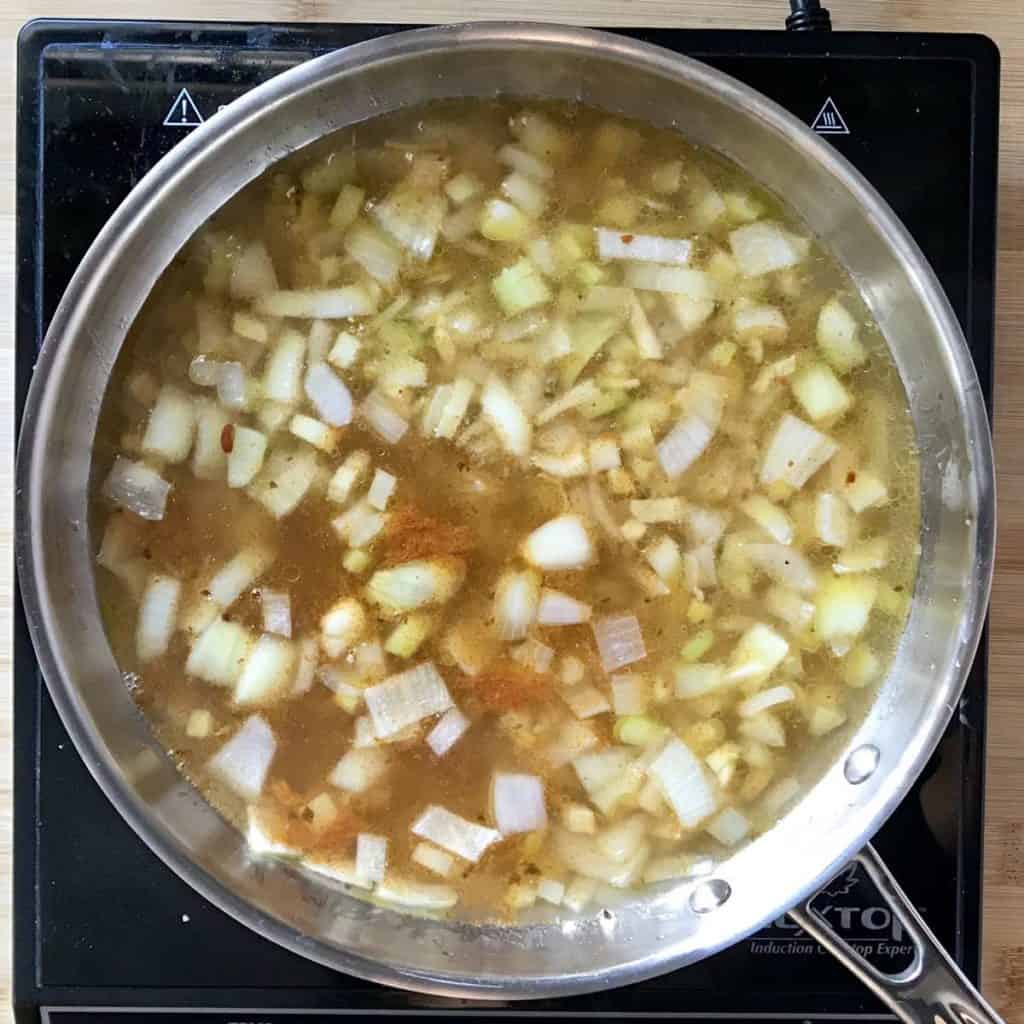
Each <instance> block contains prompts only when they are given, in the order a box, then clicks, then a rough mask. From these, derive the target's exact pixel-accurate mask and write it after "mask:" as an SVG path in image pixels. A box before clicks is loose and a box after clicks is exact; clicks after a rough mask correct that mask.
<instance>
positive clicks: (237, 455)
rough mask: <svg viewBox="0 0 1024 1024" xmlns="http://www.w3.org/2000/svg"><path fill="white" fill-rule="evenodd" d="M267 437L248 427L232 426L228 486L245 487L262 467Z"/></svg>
mask: <svg viewBox="0 0 1024 1024" xmlns="http://www.w3.org/2000/svg"><path fill="white" fill-rule="evenodd" d="M266 451H267V438H266V435H265V434H261V433H260V432H259V431H258V430H252V429H250V428H249V427H240V426H235V427H234V434H233V436H232V441H231V451H230V452H228V486H229V487H246V486H248V484H249V483H250V482H251V481H252V480H253V478H254V477H255V476H256V474H257V473H258V472H259V471H260V470H261V469H262V468H263V457H264V455H265V454H266Z"/></svg>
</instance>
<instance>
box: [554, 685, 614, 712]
mask: <svg viewBox="0 0 1024 1024" xmlns="http://www.w3.org/2000/svg"><path fill="white" fill-rule="evenodd" d="M562 699H563V700H564V701H565V703H566V704H568V705H569V710H570V711H571V712H572V713H573V714H574V715H575V716H576V717H577V718H583V719H586V718H594V717H595V716H596V715H603V714H605V713H606V712H608V711H611V709H612V706H611V704H609V703H608V698H607V697H606V696H605V695H604V694H603V693H602V692H601V691H600V690H599V689H598V688H597V687H596V686H591V685H590V684H589V683H581V684H580V685H579V686H571V687H569V688H568V689H565V690H562Z"/></svg>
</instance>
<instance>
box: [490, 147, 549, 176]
mask: <svg viewBox="0 0 1024 1024" xmlns="http://www.w3.org/2000/svg"><path fill="white" fill-rule="evenodd" d="M498 160H500V161H501V163H503V164H504V165H505V166H506V167H511V168H512V169H513V170H514V171H519V173H520V174H526V175H528V176H529V177H531V178H536V179H537V180H538V181H547V180H548V179H549V178H551V177H552V176H553V175H554V173H555V169H554V168H553V167H552V166H551V165H550V164H546V163H544V161H543V160H539V159H538V158H537V157H535V156H534V155H533V154H532V153H528V152H527V151H526V150H525V149H520V148H519V146H512V145H507V144H506V145H504V146H502V147H501V149H499V150H498Z"/></svg>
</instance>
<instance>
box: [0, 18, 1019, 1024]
mask: <svg viewBox="0 0 1024 1024" xmlns="http://www.w3.org/2000/svg"><path fill="white" fill-rule="evenodd" d="M828 2H829V3H830V4H831V7H832V11H833V19H834V24H835V27H836V28H837V29H861V30H876V29H881V30H888V31H891V30H900V29H902V30H918V31H922V30H930V31H942V32H982V33H985V34H986V35H988V36H991V37H992V38H993V39H994V40H995V41H996V42H997V44H998V45H999V47H1000V49H1001V51H1002V58H1003V60H1002V63H1003V75H1002V118H1001V133H1000V147H1001V150H1002V152H1001V159H1000V196H999V289H998V295H999V300H998V301H999V309H998V323H997V338H996V453H997V463H998V480H999V522H1000V528H999V556H998V563H997V571H996V583H995V590H994V593H993V602H992V629H991V654H990V659H991V660H990V664H991V670H990V682H989V737H988V794H987V808H986V812H987V826H986V836H985V905H984V921H985V942H984V980H983V986H984V989H985V992H986V994H987V995H988V997H989V998H990V999H991V1000H992V1001H993V1002H994V1003H995V1005H996V1006H997V1007H998V1008H999V1009H1000V1011H1001V1012H1002V1013H1003V1014H1004V1016H1005V1017H1006V1019H1007V1021H1009V1022H1013V1024H1019V1022H1024V742H1022V740H1024V688H1022V686H1021V685H1020V683H1019V679H1020V675H1019V673H1020V666H1021V665H1022V664H1024V444H1022V443H1021V440H1020V439H1021V437H1022V436H1024V0H955V2H954V0H931V2H929V0H828ZM786 9H787V7H786V3H785V2H784V0H676V2H674V3H669V2H667V0H633V2H632V3H630V4H628V5H627V4H624V3H622V2H621V0H577V2H571V0H548V2H546V3H543V4H542V3H536V2H535V3H531V2H529V0H526V2H522V0H515V2H512V0H465V2H456V0H397V2H394V3H390V4H388V3H382V2H381V0H349V2H347V3H335V2H331V0H179V2H178V3H177V4H175V5H168V4H166V3H158V2H155V0H50V2H49V3H48V4H46V5H43V4H39V3H33V2H30V0H6V2H5V3H3V4H2V5H0V34H2V37H3V40H4V45H3V49H2V51H0V62H2V66H0V124H2V125H3V130H4V132H5V138H4V142H5V143H6V145H4V146H3V147H2V148H0V245H2V247H3V248H2V255H3V258H2V259H0V381H2V388H0V431H2V434H0V446H2V451H0V495H2V496H3V497H2V498H0V501H2V505H0V537H2V538H3V543H2V545H0V645H2V646H0V659H2V661H0V666H2V669H3V672H4V676H5V678H6V679H8V680H9V679H10V665H11V658H10V634H11V561H10V559H11V553H10V548H11V545H10V537H11V523H12V512H11V504H10V495H11V494H12V483H11V465H12V449H13V441H12V438H11V427H10V425H11V423H12V421H13V410H12V406H13V383H12V381H13V288H14V241H13V237H14V145H13V126H14V57H15V44H14V38H15V34H16V32H17V30H18V28H19V27H20V26H21V25H22V24H23V23H24V22H26V21H28V20H29V19H31V18H35V17H42V16H46V17H77V18H89V17H91V18H95V17H103V18H160V17H164V18H167V17H174V18H178V19H196V20H208V19H221V20H228V19H232V20H238V21H332V20H335V21H376V22H380V21H388V22H407V23H408V22H427V21H456V20H465V19H476V18H480V19H483V18H530V17H533V18H538V19H544V20H549V21H563V22H573V23H577V24H590V25H615V24H630V25H651V26H655V25H665V26H677V27H703V28H741V27H747V28H781V27H782V23H783V18H784V15H785V13H786ZM172 12H173V13H172ZM9 689H10V688H9V686H4V687H2V688H0V745H2V746H3V748H4V751H5V754H4V756H3V757H2V758H0V918H2V922H0V1005H4V1006H6V1005H9V985H8V981H9V967H8V964H9V960H10V956H9V948H8V947H9V919H10V894H9V889H10V881H9V879H10V851H11V841H10V822H11V779H10V774H11V773H10V758H9V756H7V753H6V752H7V751H8V750H9V745H10V738H11V716H10V699H9ZM923 867H925V866H923Z"/></svg>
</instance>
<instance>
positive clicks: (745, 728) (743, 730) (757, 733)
mask: <svg viewBox="0 0 1024 1024" xmlns="http://www.w3.org/2000/svg"><path fill="white" fill-rule="evenodd" d="M739 732H740V735H741V736H745V737H746V738H747V739H749V740H756V741H757V742H758V743H763V744H764V745H765V746H766V747H784V746H785V745H786V730H785V727H784V726H783V724H782V723H781V722H780V721H779V720H778V719H777V718H776V717H775V716H774V715H773V714H772V713H771V712H770V711H762V712H760V713H759V714H756V715H751V716H750V718H744V719H743V721H741V722H740V725H739Z"/></svg>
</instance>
